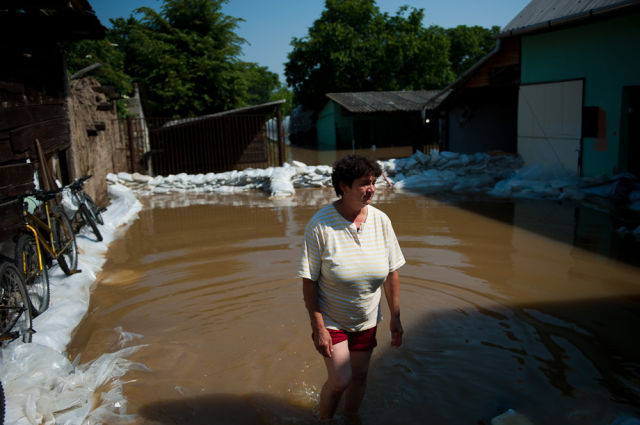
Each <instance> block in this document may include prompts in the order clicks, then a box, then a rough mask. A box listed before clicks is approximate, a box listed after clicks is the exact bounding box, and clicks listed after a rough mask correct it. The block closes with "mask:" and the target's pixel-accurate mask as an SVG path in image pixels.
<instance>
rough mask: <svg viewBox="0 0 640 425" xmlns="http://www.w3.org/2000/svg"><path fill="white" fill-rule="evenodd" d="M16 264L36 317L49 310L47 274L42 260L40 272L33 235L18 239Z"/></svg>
mask: <svg viewBox="0 0 640 425" xmlns="http://www.w3.org/2000/svg"><path fill="white" fill-rule="evenodd" d="M16 264H17V266H18V269H19V270H20V272H22V277H23V278H24V286H25V288H26V291H27V296H28V297H29V302H30V304H31V311H32V312H33V316H34V317H35V316H38V315H39V314H41V313H42V312H44V311H45V310H46V309H47V308H49V272H48V271H47V266H46V262H45V260H44V258H43V259H42V270H40V263H39V260H38V249H37V248H36V241H35V240H34V238H33V235H31V234H27V233H25V234H22V235H20V237H19V238H18V242H17V243H16Z"/></svg>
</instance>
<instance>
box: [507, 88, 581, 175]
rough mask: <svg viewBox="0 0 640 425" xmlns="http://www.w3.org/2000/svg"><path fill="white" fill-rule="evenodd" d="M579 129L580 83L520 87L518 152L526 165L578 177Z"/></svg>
mask: <svg viewBox="0 0 640 425" xmlns="http://www.w3.org/2000/svg"><path fill="white" fill-rule="evenodd" d="M581 128H582V80H574V81H563V82H559V83H545V84H530V85H523V86H520V92H519V96H518V153H519V154H520V156H522V158H523V159H524V162H525V165H534V164H538V165H542V166H544V167H545V168H548V169H549V170H550V171H554V172H558V173H563V174H567V173H568V174H577V173H578V171H579V168H578V165H579V155H580V138H581V134H582V130H581Z"/></svg>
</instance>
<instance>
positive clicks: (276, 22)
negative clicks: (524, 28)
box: [89, 0, 529, 83]
mask: <svg viewBox="0 0 640 425" xmlns="http://www.w3.org/2000/svg"><path fill="white" fill-rule="evenodd" d="M89 3H90V4H91V6H92V7H93V9H94V10H95V11H96V14H97V15H98V18H99V19H100V22H102V24H103V25H104V26H107V27H108V26H110V22H109V19H110V18H119V17H128V16H129V15H130V14H131V13H132V11H133V10H134V9H136V8H138V7H142V6H147V7H151V8H153V9H157V10H158V9H160V6H161V5H162V1H161V0H89ZM527 3H529V0H378V1H377V4H378V7H379V8H380V10H382V11H383V12H389V13H390V14H395V12H396V11H397V10H398V8H399V7H400V6H402V5H405V4H406V5H408V6H412V7H416V8H419V9H424V12H425V20H424V25H425V26H429V25H439V26H441V27H445V28H450V27H455V26H457V25H470V26H471V25H480V26H483V27H487V28H488V27H491V26H493V25H498V26H500V27H504V26H505V25H506V24H507V23H509V21H510V20H511V19H512V18H513V17H515V16H516V14H517V13H518V12H520V11H521V10H522V9H523V8H524V7H525V6H526V5H527ZM323 9H324V0H230V1H229V2H227V3H226V4H225V5H224V6H223V10H224V12H225V13H226V14H227V15H231V16H235V17H237V18H242V19H244V22H241V23H240V25H239V27H238V29H237V30H236V33H237V34H238V35H239V36H240V37H242V38H244V39H245V40H247V44H245V45H244V46H243V48H242V51H243V53H244V55H243V56H242V57H241V59H242V60H244V61H247V62H257V63H258V64H259V65H261V66H266V67H268V68H269V70H270V71H273V72H275V73H277V74H279V75H280V81H282V82H283V83H284V82H285V80H284V65H283V64H284V62H286V61H287V53H288V52H289V51H290V50H291V46H290V42H291V39H292V38H293V37H303V36H305V35H306V34H307V29H308V28H309V27H310V26H311V25H312V24H313V21H315V20H316V19H317V18H319V17H320V13H321V12H322V10H323Z"/></svg>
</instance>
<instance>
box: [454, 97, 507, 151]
mask: <svg viewBox="0 0 640 425" xmlns="http://www.w3.org/2000/svg"><path fill="white" fill-rule="evenodd" d="M516 105H517V92H516V89H515V88H501V89H498V88H491V89H489V88H486V89H467V91H466V92H465V93H464V94H463V95H462V96H461V97H460V98H459V99H458V101H457V102H456V103H455V104H454V105H453V106H452V107H451V108H450V109H449V111H448V116H447V125H448V127H447V132H448V135H449V136H448V146H446V147H445V149H446V150H450V151H452V152H460V153H475V152H487V151H504V152H510V153H515V152H516V123H517V110H516Z"/></svg>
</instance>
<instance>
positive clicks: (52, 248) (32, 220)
mask: <svg viewBox="0 0 640 425" xmlns="http://www.w3.org/2000/svg"><path fill="white" fill-rule="evenodd" d="M43 204H44V208H45V215H46V217H47V223H46V224H45V223H44V222H43V221H42V220H40V219H39V218H38V217H36V216H35V215H34V214H31V213H30V212H29V211H27V210H26V209H25V210H24V219H25V225H24V227H25V228H26V229H27V230H29V231H30V232H31V233H33V236H34V239H35V241H36V250H37V251H38V264H39V268H40V270H42V268H43V266H44V265H43V264H42V249H41V248H40V245H42V247H43V248H44V249H45V250H46V251H47V252H48V253H49V255H51V256H52V257H53V258H55V259H58V257H60V255H62V253H63V252H64V251H65V250H66V249H67V247H68V246H69V245H70V242H67V244H66V245H65V246H63V247H60V250H59V251H58V250H56V245H55V241H54V239H53V230H52V229H53V227H52V225H51V224H52V220H51V215H52V214H53V216H54V219H55V220H57V221H58V222H59V221H60V220H59V219H58V217H57V215H56V214H55V213H52V211H51V209H50V208H49V202H48V201H47V202H43ZM58 227H59V231H61V232H66V231H67V229H66V228H65V227H64V226H62V225H60V226H58ZM42 233H45V234H46V237H47V238H48V239H49V240H48V241H47V239H46V238H45V236H43V234H42ZM67 236H70V235H67Z"/></svg>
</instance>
